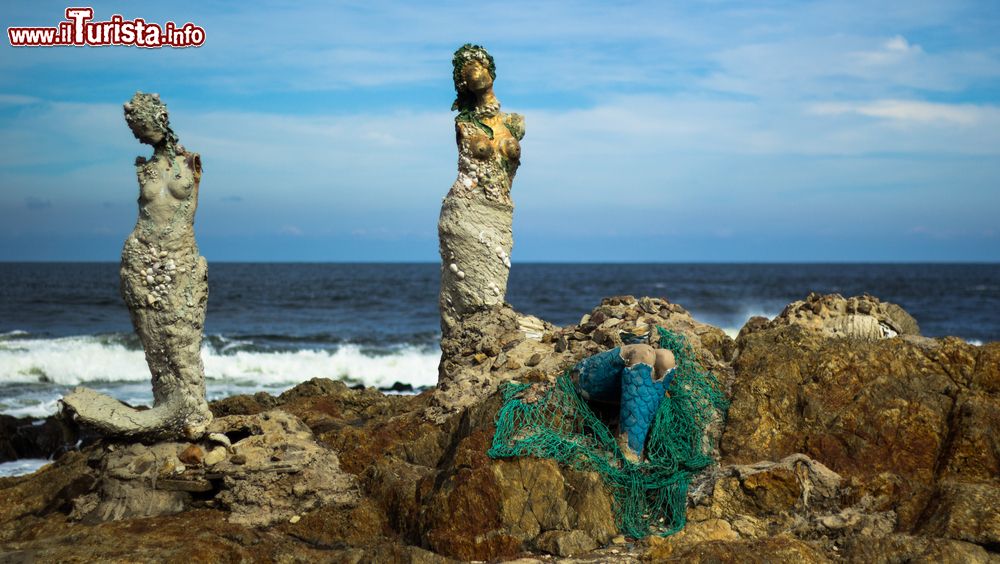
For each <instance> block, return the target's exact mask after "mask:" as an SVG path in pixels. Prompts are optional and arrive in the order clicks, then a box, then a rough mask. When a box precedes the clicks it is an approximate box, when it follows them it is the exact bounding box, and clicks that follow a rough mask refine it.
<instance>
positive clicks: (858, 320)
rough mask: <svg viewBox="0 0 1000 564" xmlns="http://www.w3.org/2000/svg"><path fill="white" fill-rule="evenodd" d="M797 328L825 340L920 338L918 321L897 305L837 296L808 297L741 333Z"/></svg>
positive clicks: (871, 298) (870, 298) (754, 322)
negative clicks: (789, 327)
mask: <svg viewBox="0 0 1000 564" xmlns="http://www.w3.org/2000/svg"><path fill="white" fill-rule="evenodd" d="M787 325H798V326H800V327H803V328H805V329H808V330H810V331H818V332H820V333H822V334H823V335H825V336H828V337H849V338H854V339H867V340H878V339H888V338H891V337H896V336H898V335H919V334H920V326H919V325H917V320H916V319H913V317H912V316H911V315H910V314H909V313H906V310H904V309H903V308H901V307H899V306H898V305H896V304H892V303H889V302H883V301H881V300H879V299H878V298H876V297H875V296H869V295H867V294H865V295H863V296H854V297H851V298H844V297H843V296H841V295H840V294H827V295H822V294H817V293H815V292H813V293H811V294H809V295H808V296H807V297H806V299H804V300H800V301H797V302H792V303H790V304H788V305H787V306H786V307H785V309H784V310H783V311H782V312H781V314H780V315H778V317H776V318H774V319H773V320H771V321H768V320H767V319H766V318H763V317H755V318H753V319H751V320H750V322H749V323H747V325H746V327H744V328H743V331H742V332H743V333H751V332H753V331H759V330H761V329H769V328H775V327H783V326H787Z"/></svg>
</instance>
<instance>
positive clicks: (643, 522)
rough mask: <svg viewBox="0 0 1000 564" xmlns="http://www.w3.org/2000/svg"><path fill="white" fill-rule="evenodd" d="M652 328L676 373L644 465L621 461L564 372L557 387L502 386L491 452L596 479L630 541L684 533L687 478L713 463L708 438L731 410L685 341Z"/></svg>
mask: <svg viewBox="0 0 1000 564" xmlns="http://www.w3.org/2000/svg"><path fill="white" fill-rule="evenodd" d="M656 329H657V331H658V332H659V334H660V347H661V348H665V349H669V350H671V351H672V352H673V353H674V356H675V358H676V361H677V368H676V371H675V376H674V379H673V381H672V382H671V383H670V388H669V390H668V391H669V397H666V398H664V399H663V402H662V403H661V404H660V408H659V410H658V411H657V413H656V418H655V419H654V421H653V425H652V427H651V428H650V431H649V435H648V439H647V442H646V450H645V456H646V459H645V460H643V461H641V462H631V461H629V460H628V459H627V458H626V457H625V455H624V454H623V453H622V450H621V447H619V445H618V442H617V441H616V440H615V436H614V434H613V433H612V432H611V430H610V429H608V426H607V425H606V424H604V423H603V422H602V421H601V420H600V419H599V418H598V417H597V416H596V415H595V414H594V412H593V411H592V410H591V408H590V407H589V406H588V405H587V402H586V401H585V400H584V399H583V398H581V397H580V395H579V393H578V392H577V390H576V387H575V386H574V384H573V382H572V380H571V379H570V376H569V373H568V372H567V373H566V374H563V375H562V376H560V377H559V378H558V379H557V380H556V382H555V384H524V383H517V382H510V383H508V384H506V385H505V387H504V389H503V395H504V405H503V407H502V408H501V409H500V411H499V413H498V414H497V420H496V425H497V430H496V434H495V435H494V436H493V446H492V447H491V448H490V450H489V456H491V457H493V458H501V457H510V456H537V457H541V458H551V459H553V460H556V461H558V462H559V463H561V464H565V465H567V466H569V467H571V468H573V469H575V470H582V471H595V472H597V473H599V474H600V475H601V476H602V477H603V478H604V482H605V484H607V486H608V488H609V489H610V490H611V492H612V494H613V497H614V511H615V518H616V520H617V524H618V528H619V530H621V532H622V533H624V534H626V535H628V536H630V537H634V538H643V537H645V536H647V535H649V534H659V535H662V536H667V535H671V534H673V533H675V532H677V531H679V530H681V529H682V528H684V524H685V516H686V510H687V491H688V484H689V482H690V480H691V477H692V476H693V475H694V474H696V473H697V472H698V471H700V470H702V469H704V468H706V467H707V466H709V465H711V464H712V462H713V460H712V458H711V457H710V456H709V455H708V454H706V453H707V452H708V450H709V448H708V447H709V445H708V444H706V440H707V439H706V432H705V431H706V429H707V428H708V426H709V424H710V423H711V422H712V420H713V418H714V417H716V415H719V416H724V414H725V410H726V408H727V406H728V404H727V402H726V399H725V395H724V393H723V392H722V390H721V388H720V386H719V383H718V381H717V380H716V379H715V377H714V376H713V375H712V374H711V373H709V372H706V371H705V370H703V369H702V367H701V366H700V365H699V364H698V362H697V361H696V360H695V357H694V352H693V351H692V350H691V346H690V345H689V344H688V343H687V341H686V340H685V339H684V337H683V336H682V335H680V334H679V333H674V332H671V331H667V330H665V329H663V328H662V327H657V328H656Z"/></svg>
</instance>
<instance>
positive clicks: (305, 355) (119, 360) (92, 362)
mask: <svg viewBox="0 0 1000 564" xmlns="http://www.w3.org/2000/svg"><path fill="white" fill-rule="evenodd" d="M244 344H245V343H244ZM229 348H232V347H228V346H226V347H223V349H222V350H223V351H226V350H228V349H229ZM439 357H440V355H439V353H438V352H437V351H433V352H432V351H429V350H426V349H423V348H419V347H414V346H406V347H399V348H397V349H393V350H392V351H391V352H389V353H385V354H375V353H371V354H369V353H368V352H367V351H364V350H363V349H362V348H361V347H360V346H358V345H350V344H348V345H341V346H340V347H338V348H336V349H334V350H297V351H284V352H275V351H237V352H235V353H231V354H223V353H222V352H221V351H216V350H214V349H213V348H211V347H209V346H205V347H203V348H202V359H203V360H204V362H205V375H206V376H207V377H208V378H209V379H213V380H252V381H254V382H257V383H259V384H282V383H295V382H301V381H304V380H308V379H310V378H315V377H323V378H332V379H345V380H349V381H351V382H357V383H363V384H365V385H367V386H385V385H391V384H393V383H394V382H403V383H406V384H412V385H413V386H428V385H433V384H434V383H435V381H436V380H437V364H438V359H439ZM147 380H149V370H148V369H147V368H146V361H145V358H144V356H143V353H142V351H138V350H129V349H128V348H126V347H125V346H123V345H122V344H119V343H114V342H111V343H109V342H106V341H105V340H101V339H99V338H96V337H90V336H85V337H64V338H59V339H19V340H13V341H0V384H8V383H33V382H48V383H53V384H61V385H65V386H73V385H77V384H84V383H92V382H142V381H147Z"/></svg>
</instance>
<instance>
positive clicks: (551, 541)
mask: <svg viewBox="0 0 1000 564" xmlns="http://www.w3.org/2000/svg"><path fill="white" fill-rule="evenodd" d="M535 547H536V548H538V549H539V550H543V551H545V552H548V553H549V554H555V555H556V556H563V557H566V556H576V555H577V554H582V553H584V552H590V551H591V550H594V549H595V548H597V543H596V542H594V539H592V538H590V536H589V535H587V533H585V532H583V531H580V530H572V531H546V532H544V533H542V534H541V535H539V536H538V538H537V539H535Z"/></svg>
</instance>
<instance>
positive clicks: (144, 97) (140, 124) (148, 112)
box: [124, 92, 177, 146]
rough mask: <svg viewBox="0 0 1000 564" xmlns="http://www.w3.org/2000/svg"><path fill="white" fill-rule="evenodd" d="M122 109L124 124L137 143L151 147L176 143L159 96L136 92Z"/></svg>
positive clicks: (164, 106)
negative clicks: (123, 111) (123, 110)
mask: <svg viewBox="0 0 1000 564" xmlns="http://www.w3.org/2000/svg"><path fill="white" fill-rule="evenodd" d="M124 109H125V122H126V123H128V127H129V129H131V130H132V134H133V135H135V138H136V139H138V140H139V141H141V142H143V143H146V144H149V145H153V146H157V145H160V144H163V143H167V144H168V145H173V144H176V143H177V136H176V135H174V132H173V130H171V129H170V118H169V116H168V115H167V105H166V104H164V103H163V102H161V101H160V95H159V94H143V93H142V92H136V93H135V96H132V99H131V100H129V101H128V102H126V103H125V105H124Z"/></svg>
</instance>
